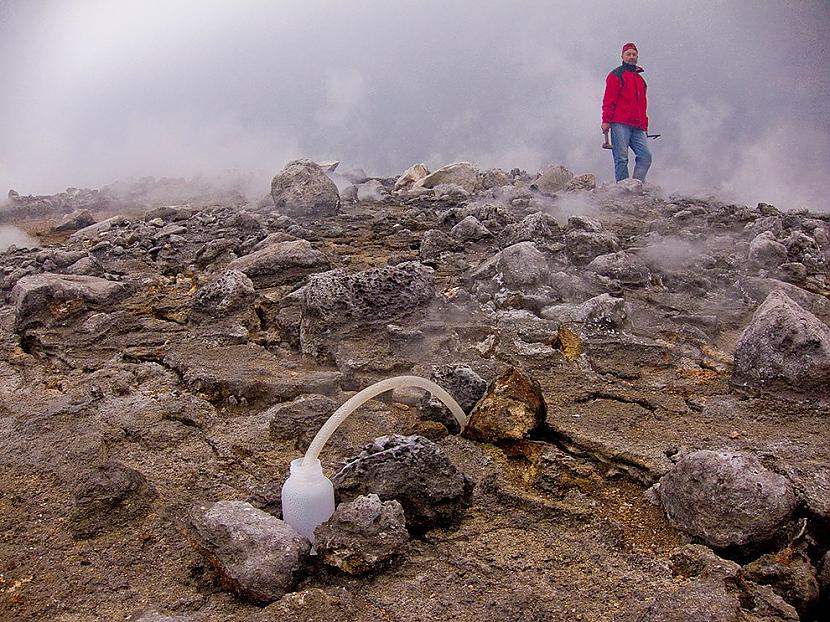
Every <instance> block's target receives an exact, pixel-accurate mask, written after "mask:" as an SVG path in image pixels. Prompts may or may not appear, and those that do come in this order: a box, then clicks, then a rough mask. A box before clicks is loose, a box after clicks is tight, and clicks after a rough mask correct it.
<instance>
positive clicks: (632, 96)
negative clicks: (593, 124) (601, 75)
mask: <svg viewBox="0 0 830 622" xmlns="http://www.w3.org/2000/svg"><path fill="white" fill-rule="evenodd" d="M632 67H633V69H632ZM642 71H643V68H642V67H637V66H635V65H626V64H622V65H620V66H619V67H617V68H616V69H614V70H613V71H612V72H611V73H609V74H608V77H607V78H605V97H603V98H602V122H603V123H624V124H626V125H633V126H634V127H638V128H640V129H641V130H643V131H644V132H647V131H648V117H647V116H646V81H645V80H643V78H642V76H640V73H641V72H642Z"/></svg>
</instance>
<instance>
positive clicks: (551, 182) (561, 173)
mask: <svg viewBox="0 0 830 622" xmlns="http://www.w3.org/2000/svg"><path fill="white" fill-rule="evenodd" d="M573 176H574V174H573V173H572V172H571V171H569V170H568V169H566V168H565V167H564V166H550V167H548V168H546V169H545V170H544V171H542V173H541V175H539V178H538V179H536V180H535V181H534V182H533V187H535V188H536V189H538V190H539V191H540V192H544V193H545V194H556V193H557V192H561V191H562V190H564V189H565V186H567V185H568V182H569V181H571V179H573Z"/></svg>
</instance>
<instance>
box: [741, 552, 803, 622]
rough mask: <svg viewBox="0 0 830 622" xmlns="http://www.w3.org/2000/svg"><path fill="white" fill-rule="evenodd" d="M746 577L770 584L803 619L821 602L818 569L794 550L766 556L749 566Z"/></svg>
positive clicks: (759, 582) (744, 571)
mask: <svg viewBox="0 0 830 622" xmlns="http://www.w3.org/2000/svg"><path fill="white" fill-rule="evenodd" d="M743 574H744V576H745V577H746V578H747V579H749V580H750V581H754V582H755V583H758V584H760V585H769V586H770V587H771V588H772V589H773V591H774V592H775V593H776V594H778V595H779V596H781V598H783V599H784V600H785V601H787V602H788V603H790V604H791V605H792V606H793V607H795V609H796V611H798V613H799V615H800V616H802V618H803V619H806V616H807V615H808V613H809V612H810V611H811V610H812V608H813V607H814V606H815V605H816V603H817V602H818V598H819V584H818V581H817V580H816V571H815V568H813V565H812V564H811V563H810V560H809V559H806V558H805V556H804V555H802V554H799V553H796V552H795V551H793V550H792V549H784V550H783V551H779V552H778V553H771V554H767V555H762V556H761V557H759V558H758V559H756V560H754V561H752V562H750V563H748V564H746V565H745V566H744V568H743Z"/></svg>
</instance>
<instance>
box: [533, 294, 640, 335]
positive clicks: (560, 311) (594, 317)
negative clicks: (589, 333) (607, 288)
mask: <svg viewBox="0 0 830 622" xmlns="http://www.w3.org/2000/svg"><path fill="white" fill-rule="evenodd" d="M540 315H541V316H542V317H543V318H545V319H548V320H556V321H558V322H559V323H560V324H584V325H587V326H589V327H593V328H602V329H613V330H620V329H622V328H624V327H625V326H626V325H627V323H628V312H627V310H626V307H625V300H624V299H623V298H615V297H614V296H612V295H611V294H600V295H599V296H594V297H593V298H590V299H588V300H586V301H585V302H583V303H581V304H573V303H564V304H557V305H550V306H548V307H545V308H544V309H542V311H541V313H540Z"/></svg>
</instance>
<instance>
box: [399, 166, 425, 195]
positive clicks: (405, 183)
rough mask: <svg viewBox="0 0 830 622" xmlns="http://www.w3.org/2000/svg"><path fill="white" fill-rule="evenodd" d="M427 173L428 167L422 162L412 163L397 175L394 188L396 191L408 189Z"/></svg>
mask: <svg viewBox="0 0 830 622" xmlns="http://www.w3.org/2000/svg"><path fill="white" fill-rule="evenodd" d="M427 175H429V169H427V167H426V166H425V165H424V164H413V165H412V166H410V167H409V168H408V169H406V170H405V171H404V172H403V174H402V175H401V176H400V177H398V180H397V181H396V182H395V187H394V190H395V191H396V192H398V191H401V190H410V189H412V186H413V185H414V184H415V183H416V182H420V181H421V180H422V179H424V178H425V177H426V176H427Z"/></svg>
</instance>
